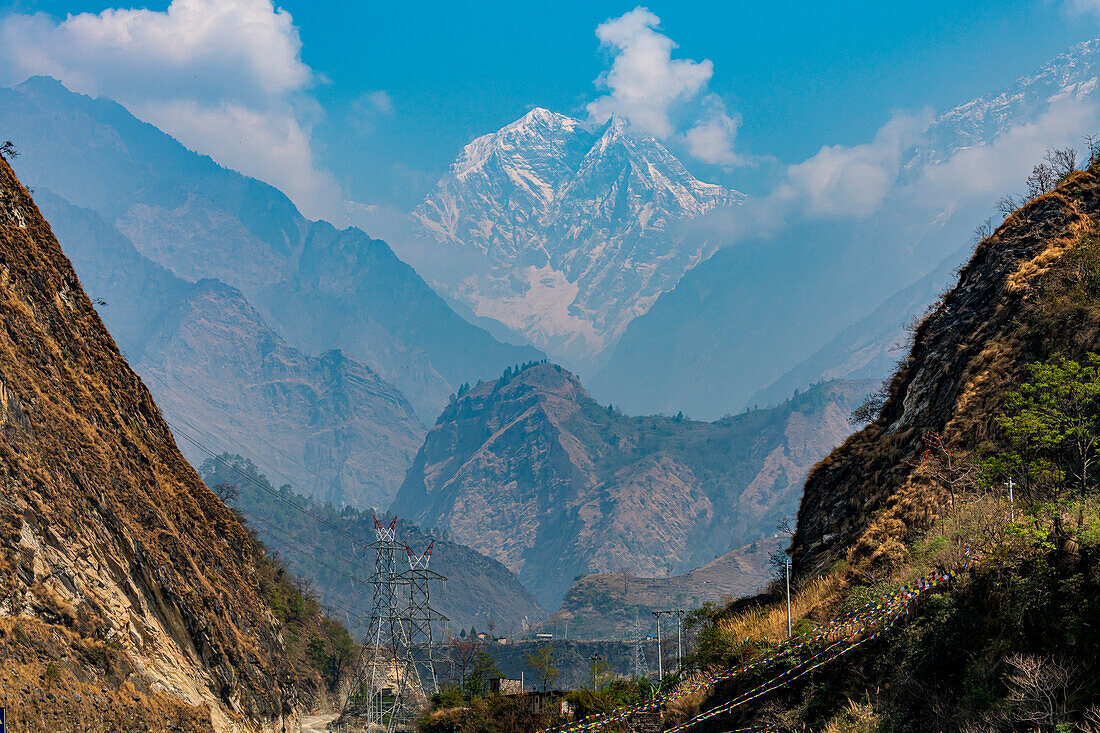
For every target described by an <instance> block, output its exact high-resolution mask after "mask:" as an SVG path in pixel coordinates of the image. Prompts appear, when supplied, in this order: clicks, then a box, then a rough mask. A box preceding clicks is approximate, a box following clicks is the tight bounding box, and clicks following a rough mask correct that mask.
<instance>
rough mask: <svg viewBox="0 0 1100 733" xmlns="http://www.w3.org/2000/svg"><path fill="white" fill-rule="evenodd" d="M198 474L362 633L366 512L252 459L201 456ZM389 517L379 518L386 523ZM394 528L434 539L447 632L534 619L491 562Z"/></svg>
mask: <svg viewBox="0 0 1100 733" xmlns="http://www.w3.org/2000/svg"><path fill="white" fill-rule="evenodd" d="M199 473H200V474H201V475H202V477H203V480H204V481H205V482H206V483H207V485H208V486H210V487H215V486H217V485H218V484H220V483H226V484H229V485H231V486H233V487H235V489H236V496H234V497H231V498H229V499H228V500H227V503H228V504H229V506H231V507H233V508H234V509H236V510H238V511H241V512H243V516H244V519H245V524H246V526H248V527H249V528H251V529H253V530H254V531H256V532H257V533H259V536H260V537H261V538H262V539H263V541H264V544H265V545H266V546H268V547H270V548H271V549H272V550H274V551H277V552H280V553H282V555H283V558H284V560H285V562H286V563H287V566H288V567H289V568H290V570H291V571H293V572H294V573H295V574H296V575H298V576H299V577H303V578H310V579H312V580H313V581H314V583H315V587H316V590H317V592H318V595H319V597H320V599H321V601H322V602H323V603H325V604H326V605H327V606H328V607H329V608H331V609H332V614H333V617H334V618H345V619H347V621H348V628H349V629H351V630H352V631H353V632H355V634H356V636H357V637H358V636H360V635H362V634H366V633H367V631H368V626H369V622H370V617H369V610H370V608H371V604H372V601H373V593H374V588H373V586H371V585H369V584H366V583H361V582H357V581H356V580H355V579H356V578H360V579H364V580H365V579H367V578H368V577H369V575H370V569H372V567H373V565H372V563H373V558H371V557H369V556H368V557H365V556H364V554H363V550H362V546H364V545H368V544H370V543H371V542H373V541H374V539H375V532H374V518H375V516H374V514H373V513H372V512H370V511H359V510H356V509H353V508H350V507H344V508H343V509H340V508H338V507H335V506H333V505H332V504H330V503H326V502H322V501H317V500H316V499H311V498H309V497H305V496H302V495H301V494H299V493H297V492H296V491H294V490H293V489H292V488H291V487H289V486H287V487H282V488H279V489H275V488H274V487H272V486H271V483H270V482H269V481H268V479H267V477H266V476H264V475H263V473H261V472H260V471H259V470H258V469H257V468H256V466H255V465H254V464H252V462H251V461H249V460H247V459H244V458H241V457H240V456H229V455H224V456H222V457H221V458H220V459H216V460H215V459H207V460H206V461H205V462H204V463H203V464H202V466H201V468H200V470H199ZM242 474H243V475H242ZM246 477H247V478H246ZM260 486H263V487H265V488H260ZM265 489H266V490H265ZM272 492H275V493H277V494H278V495H279V497H281V498H277V497H276V496H274V495H273V494H272ZM285 500H289V501H291V502H293V503H295V504H297V505H298V506H304V507H306V508H308V509H309V510H310V511H311V512H312V513H313V514H315V515H316V516H318V517H320V518H321V519H322V520H324V523H321V522H319V521H318V520H317V519H315V518H314V517H311V516H308V515H305V514H303V513H302V512H300V511H297V510H296V509H293V508H292V507H291V506H289V505H288V504H287V503H286V501H285ZM392 518H393V517H392V515H391V516H386V517H383V516H382V515H381V514H379V515H378V519H380V520H383V521H385V522H386V523H389V521H390V520H391V519H392ZM269 527H274V528H275V531H274V532H272V531H271V530H270V529H269ZM397 531H398V534H397V537H398V540H399V541H401V542H404V543H407V544H408V545H409V546H410V547H412V548H413V549H414V550H416V551H417V552H422V551H423V550H424V549H425V548H426V547H427V546H428V544H429V543H432V542H434V543H435V545H434V547H433V550H432V558H431V566H430V567H431V568H432V569H433V570H434V571H436V572H438V573H440V574H441V575H443V576H445V577H447V579H448V580H447V583H446V584H438V583H433V584H432V587H431V593H432V605H433V607H434V608H435V609H436V610H437V611H439V612H440V613H442V614H443V615H444V616H446V617H447V618H448V619H450V620H449V622H447V624H446V626H447V627H448V628H449V629H452V630H453V633H456V634H457V633H458V630H460V629H468V628H470V627H471V626H477V627H479V628H481V629H483V630H485V629H487V627H488V625H489V624H490V623H491V624H493V625H494V628H495V630H496V632H497V633H507V634H514V633H519V632H520V630H521V628H522V627H523V624H524V623H525V622H526V623H532V624H533V623H535V622H536V621H538V620H540V619H541V618H542V617H543V615H544V614H545V612H544V611H543V610H542V608H540V607H539V605H538V603H537V602H536V601H535V598H534V596H532V595H531V593H530V591H528V590H527V589H526V588H525V587H523V585H522V584H521V583H520V582H519V579H517V578H516V577H515V575H513V574H512V573H511V572H510V571H509V570H508V569H507V568H506V567H504V566H503V565H502V564H500V563H499V562H497V561H496V560H493V559H491V558H488V557H486V556H484V555H482V554H481V553H479V552H476V551H475V550H472V549H470V548H469V547H466V546H464V545H461V544H459V543H457V542H453V541H451V540H449V539H444V538H442V537H440V536H439V534H438V533H436V532H425V531H424V530H422V529H420V528H419V527H417V526H415V525H414V524H412V523H411V522H407V521H405V520H404V519H401V518H399V519H398V523H397ZM351 537H354V538H355V539H356V541H357V542H358V543H359V545H358V546H357V545H356V544H353V542H352V541H351V539H350V538H351ZM398 563H399V566H404V565H405V564H406V562H405V558H404V557H399V558H398ZM351 614H362V615H351ZM490 619H492V621H491V622H490ZM439 631H442V628H441V629H439Z"/></svg>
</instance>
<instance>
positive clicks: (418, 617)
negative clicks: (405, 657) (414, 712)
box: [403, 540, 449, 693]
mask: <svg viewBox="0 0 1100 733" xmlns="http://www.w3.org/2000/svg"><path fill="white" fill-rule="evenodd" d="M434 545H435V541H434V540H433V541H432V542H430V543H429V544H428V548H427V549H426V550H424V552H422V553H420V554H417V553H415V552H413V551H412V548H410V547H409V546H408V545H407V544H406V545H405V556H406V557H407V558H408V560H409V569H408V570H407V571H405V573H404V576H403V577H404V580H405V587H406V588H407V589H408V593H409V595H408V606H407V607H406V613H405V619H406V622H407V624H408V633H409V651H410V656H411V658H412V659H413V661H414V663H415V664H416V667H417V670H418V671H419V672H420V673H421V678H420V679H421V680H422V688H423V689H424V690H425V692H428V693H435V692H439V677H438V675H437V674H436V671H435V637H434V633H433V625H434V624H436V623H441V622H444V621H448V620H449V619H448V618H447V617H446V616H444V615H443V614H441V613H439V612H438V611H436V610H435V609H434V608H432V604H431V591H430V588H429V587H428V585H429V582H430V581H439V582H442V581H445V580H447V579H446V578H445V577H443V576H442V575H440V574H439V573H437V572H434V571H432V570H429V569H428V562H429V561H430V560H431V559H432V547H433V546H434Z"/></svg>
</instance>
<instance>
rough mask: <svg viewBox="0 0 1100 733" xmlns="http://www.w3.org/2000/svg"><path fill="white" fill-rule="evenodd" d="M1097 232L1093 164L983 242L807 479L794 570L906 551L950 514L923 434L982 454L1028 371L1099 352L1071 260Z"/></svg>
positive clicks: (1090, 285)
mask: <svg viewBox="0 0 1100 733" xmlns="http://www.w3.org/2000/svg"><path fill="white" fill-rule="evenodd" d="M1098 231H1100V178H1098V175H1097V168H1096V167H1093V168H1092V169H1090V170H1088V171H1083V172H1077V173H1074V174H1072V175H1071V176H1070V177H1069V179H1068V181H1066V182H1065V183H1064V184H1063V185H1061V186H1060V187H1059V188H1057V189H1056V190H1055V191H1053V192H1051V193H1048V194H1045V195H1043V196H1040V197H1039V198H1037V199H1036V200H1034V201H1032V202H1031V203H1029V204H1027V205H1026V206H1024V207H1023V208H1021V209H1019V210H1018V211H1016V212H1015V213H1014V214H1012V215H1011V216H1009V217H1008V219H1006V220H1005V222H1004V223H1003V224H1002V225H1001V226H1000V227H998V228H997V230H996V231H995V232H994V233H993V235H992V236H990V237H988V238H987V239H985V240H984V241H982V242H981V244H980V245H979V246H978V247H977V249H976V250H975V252H974V256H973V258H972V259H971V260H970V262H969V264H967V265H966V266H965V267H964V268H963V269H962V270H961V271H960V273H959V280H958V284H957V285H956V286H955V288H954V289H952V290H951V291H950V292H948V293H947V294H946V295H945V296H943V298H942V299H941V300H940V302H939V303H938V304H937V306H936V307H935V309H934V310H933V311H932V312H931V314H930V315H929V316H928V317H927V318H926V319H925V320H924V322H923V323H922V324H921V325H920V326H919V328H918V329H917V330H916V332H915V334H914V339H913V347H912V350H911V352H910V354H909V357H908V359H907V361H905V362H903V364H902V367H901V369H900V370H899V371H898V373H897V375H896V376H895V377H894V379H893V382H892V384H891V387H890V393H891V396H890V398H889V399H888V400H887V402H886V404H885V405H884V406H883V409H882V412H881V414H880V415H879V417H878V419H877V420H876V421H875V422H874V423H873V424H871V425H870V426H868V427H867V428H866V429H864V430H863V431H861V432H859V433H857V434H856V435H853V436H852V437H851V438H849V439H848V441H847V442H846V443H845V444H844V445H843V446H842V447H841V448H839V449H837V450H836V451H835V452H833V453H832V454H831V455H830V456H829V457H828V458H826V459H825V460H824V461H822V462H821V463H820V464H819V465H818V466H816V467H815V468H814V471H813V473H812V474H811V476H810V478H809V480H808V481H807V482H806V490H805V495H804V497H803V499H802V506H801V509H800V511H799V515H798V533H797V535H796V537H795V545H794V560H795V563H796V567H797V568H798V569H799V570H801V571H812V570H815V569H821V568H823V567H826V566H828V565H829V564H830V563H832V562H834V561H836V560H839V559H841V558H843V557H845V556H846V555H848V556H849V557H866V558H868V559H871V560H874V558H875V556H876V555H889V554H890V553H892V552H894V551H895V550H899V551H900V543H903V542H905V541H906V540H907V539H909V538H910V536H911V533H912V532H913V531H914V530H920V529H922V528H924V527H926V526H927V525H928V523H929V522H930V521H931V519H932V518H934V517H935V516H938V515H940V514H942V513H943V511H944V508H945V502H946V497H944V496H942V495H941V494H939V493H937V492H936V491H934V490H933V489H932V488H931V487H930V486H928V485H927V484H926V483H924V484H922V483H921V482H920V481H919V480H917V479H915V478H914V463H915V461H916V460H917V459H918V457H919V455H920V453H921V451H922V450H923V449H924V447H925V442H924V438H925V435H926V433H927V432H929V431H935V432H938V433H941V434H942V435H943V437H944V440H945V441H947V442H948V443H958V444H960V445H963V446H969V447H973V446H978V445H980V444H981V442H982V440H983V439H986V438H987V437H989V436H990V435H992V434H993V430H994V420H995V417H996V415H997V414H999V412H1000V408H1001V405H1002V402H1003V400H1004V396H1005V393H1006V391H1007V390H1008V389H1010V388H1011V387H1012V386H1013V385H1016V384H1019V383H1020V381H1022V378H1023V376H1024V375H1025V373H1026V372H1025V370H1026V366H1027V364H1028V363H1029V362H1032V361H1038V360H1046V359H1049V358H1051V357H1052V356H1054V355H1055V354H1062V355H1064V356H1067V357H1070V358H1076V359H1080V358H1082V356H1083V354H1084V353H1085V352H1086V351H1096V350H1097V349H1100V314H1098V313H1097V312H1096V309H1095V308H1094V307H1093V306H1092V303H1094V302H1095V299H1096V298H1097V297H1098V296H1100V292H1097V291H1096V282H1095V280H1093V279H1090V278H1092V277H1093V276H1092V275H1091V274H1090V273H1091V272H1092V271H1091V269H1090V268H1091V267H1092V265H1090V264H1089V263H1088V262H1081V263H1071V262H1066V259H1067V256H1070V257H1072V256H1073V255H1074V254H1075V253H1077V252H1078V248H1079V247H1080V246H1081V245H1082V243H1084V242H1089V241H1091V239H1090V238H1092V237H1095V236H1096V233H1097V232H1098ZM1052 293H1054V294H1057V295H1052ZM1062 293H1069V294H1070V295H1069V296H1065V295H1062Z"/></svg>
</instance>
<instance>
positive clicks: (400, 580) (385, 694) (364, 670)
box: [338, 517, 442, 732]
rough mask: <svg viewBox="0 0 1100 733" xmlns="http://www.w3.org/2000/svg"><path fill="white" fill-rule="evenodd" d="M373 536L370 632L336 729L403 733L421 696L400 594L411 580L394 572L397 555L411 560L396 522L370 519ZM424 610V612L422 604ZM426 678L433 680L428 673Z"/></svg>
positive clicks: (403, 594)
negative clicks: (354, 726)
mask: <svg viewBox="0 0 1100 733" xmlns="http://www.w3.org/2000/svg"><path fill="white" fill-rule="evenodd" d="M374 534H375V540H374V542H372V543H371V545H370V547H371V550H372V551H373V552H374V573H373V574H372V575H371V586H372V588H373V591H374V602H373V604H372V606H371V616H370V627H369V629H368V632H367V637H366V639H364V641H363V652H362V654H361V655H360V659H359V664H358V666H357V673H356V677H355V680H354V682H353V683H352V686H351V688H350V689H349V691H348V696H347V699H346V700H345V701H344V709H343V711H342V712H341V713H340V718H339V719H338V723H340V724H346V723H347V722H348V719H349V718H357V719H365V722H366V729H367V730H372V731H374V730H378V729H382V730H386V731H391V732H392V731H396V730H403V729H407V728H408V727H409V725H410V723H411V722H412V720H413V718H414V717H415V716H416V713H417V712H418V710H419V709H420V708H421V707H423V704H424V702H425V696H424V692H423V690H422V688H421V685H420V677H419V674H418V672H417V668H416V660H415V659H414V658H413V654H412V649H411V646H410V638H409V637H410V631H411V630H412V626H413V624H412V623H411V622H410V612H409V606H408V605H407V601H408V600H409V596H408V594H407V592H406V589H407V588H408V587H409V584H410V582H411V580H412V579H411V577H410V574H409V573H408V572H398V568H397V557H398V552H399V551H400V550H403V549H404V550H406V557H411V554H410V553H409V552H408V550H407V546H404V545H403V544H401V543H399V542H398V541H397V518H396V517H394V519H393V521H392V522H390V523H389V524H388V525H385V524H382V523H381V522H379V521H378V519H377V518H376V519H375V520H374ZM424 564H425V566H426V564H427V563H426V561H425V563H424ZM425 570H426V567H425ZM440 577H442V576H440ZM424 607H425V608H429V607H428V605H427V603H426V598H425V603H424ZM429 620H430V616H429ZM418 633H419V632H418ZM429 638H430V635H429ZM428 647H429V649H430V647H431V645H430V644H429V645H428ZM429 655H430V651H429ZM432 675H433V679H434V667H433V669H432Z"/></svg>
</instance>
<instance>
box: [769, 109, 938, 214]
mask: <svg viewBox="0 0 1100 733" xmlns="http://www.w3.org/2000/svg"><path fill="white" fill-rule="evenodd" d="M931 120H932V113H931V112H930V111H928V112H924V113H921V114H919V115H912V114H909V113H905V112H903V113H898V114H895V115H894V116H893V118H891V119H890V121H889V122H887V123H886V124H885V125H883V126H882V127H881V128H879V131H878V133H877V134H876V135H875V138H874V140H872V141H871V142H869V143H863V144H860V145H853V146H850V147H848V146H844V145H826V146H824V147H822V148H821V150H819V151H818V152H817V154H816V155H814V156H813V157H812V158H809V159H808V160H805V161H803V162H801V163H798V164H797V165H792V166H791V167H790V168H788V169H787V177H786V181H785V182H784V183H782V184H781V185H780V186H779V187H778V189H777V190H776V191H775V192H774V193H773V194H772V196H773V197H776V198H778V199H780V200H787V201H790V200H794V201H798V202H800V204H801V206H802V207H804V211H805V213H806V214H808V215H810V216H813V217H822V218H838V217H855V218H863V217H866V216H869V215H870V214H872V213H873V212H874V211H875V210H876V209H877V208H878V206H879V204H881V203H882V201H883V200H884V199H885V198H886V196H888V195H889V194H890V192H891V191H892V190H893V189H894V185H895V183H896V182H897V179H898V174H899V173H900V171H901V163H902V154H903V153H904V152H905V151H906V150H907V149H908V148H910V147H911V146H912V145H913V144H914V143H915V142H916V141H917V140H918V138H919V137H920V135H921V134H922V133H923V132H924V131H925V130H926V129H927V128H928V125H929V123H930V122H931Z"/></svg>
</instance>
